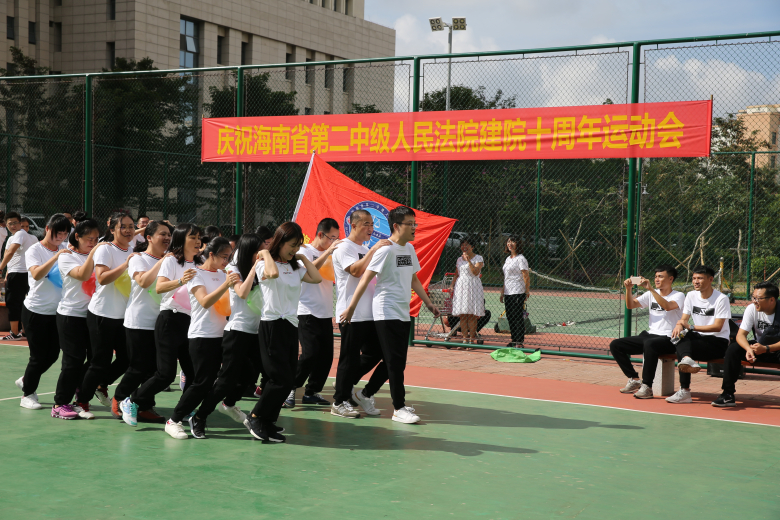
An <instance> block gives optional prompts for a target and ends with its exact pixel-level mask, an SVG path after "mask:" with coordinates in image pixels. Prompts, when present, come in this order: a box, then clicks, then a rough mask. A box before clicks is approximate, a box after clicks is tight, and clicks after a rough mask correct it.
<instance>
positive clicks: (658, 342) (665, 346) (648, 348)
mask: <svg viewBox="0 0 780 520" xmlns="http://www.w3.org/2000/svg"><path fill="white" fill-rule="evenodd" d="M676 352H677V349H676V348H675V346H674V345H672V342H671V338H668V337H667V336H656V337H654V338H651V339H648V340H647V341H645V349H644V353H643V355H644V362H643V366H642V383H644V384H646V385H647V386H649V387H652V386H653V379H655V370H656V368H658V357H659V356H663V355H665V354H674V353H676Z"/></svg>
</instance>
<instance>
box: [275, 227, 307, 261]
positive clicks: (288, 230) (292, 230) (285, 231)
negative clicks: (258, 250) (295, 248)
mask: <svg viewBox="0 0 780 520" xmlns="http://www.w3.org/2000/svg"><path fill="white" fill-rule="evenodd" d="M291 240H297V241H298V242H299V243H301V244H303V230H302V229H301V226H299V225H298V224H296V223H295V222H285V223H284V224H282V225H281V226H279V227H278V228H276V233H274V238H273V240H272V241H271V245H270V247H269V248H268V252H269V253H271V258H273V259H274V260H276V259H277V258H279V253H280V252H281V250H282V246H283V245H284V244H285V243H286V242H289V241H291ZM290 267H291V268H292V270H293V271H295V270H297V269H298V267H300V266H299V265H298V259H297V258H295V257H293V258H292V259H290Z"/></svg>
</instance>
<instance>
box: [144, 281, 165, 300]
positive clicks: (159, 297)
mask: <svg viewBox="0 0 780 520" xmlns="http://www.w3.org/2000/svg"><path fill="white" fill-rule="evenodd" d="M147 291H148V292H149V296H151V297H152V300H154V301H155V302H157V305H160V302H161V301H162V294H157V280H156V279H155V280H154V281H153V282H152V285H150V286H149V289H147Z"/></svg>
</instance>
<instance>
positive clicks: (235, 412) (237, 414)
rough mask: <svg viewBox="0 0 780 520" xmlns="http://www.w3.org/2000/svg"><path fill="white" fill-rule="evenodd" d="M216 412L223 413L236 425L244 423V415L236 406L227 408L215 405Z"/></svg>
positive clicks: (222, 405) (226, 406)
mask: <svg viewBox="0 0 780 520" xmlns="http://www.w3.org/2000/svg"><path fill="white" fill-rule="evenodd" d="M217 410H219V411H220V412H222V413H224V414H225V415H227V416H228V417H230V418H231V419H233V420H234V421H236V422H237V423H243V422H245V421H246V414H245V413H244V412H242V411H241V408H239V407H238V406H236V405H233V406H228V405H226V404H225V403H219V404H218V405H217Z"/></svg>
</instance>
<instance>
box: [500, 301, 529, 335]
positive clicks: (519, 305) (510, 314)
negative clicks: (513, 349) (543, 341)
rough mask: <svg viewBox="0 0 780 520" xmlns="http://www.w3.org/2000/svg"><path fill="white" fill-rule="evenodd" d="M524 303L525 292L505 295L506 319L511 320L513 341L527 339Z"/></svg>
mask: <svg viewBox="0 0 780 520" xmlns="http://www.w3.org/2000/svg"><path fill="white" fill-rule="evenodd" d="M524 303H525V293H523V294H505V295H504V308H505V309H506V320H507V321H508V322H509V332H510V334H511V335H512V343H522V342H524V341H525V318H524V317H523V312H524V311H523V304H524Z"/></svg>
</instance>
